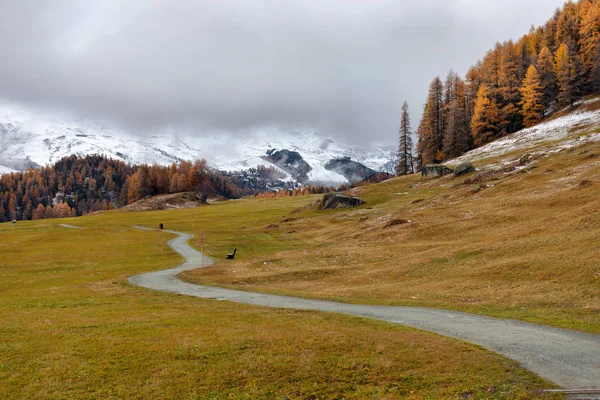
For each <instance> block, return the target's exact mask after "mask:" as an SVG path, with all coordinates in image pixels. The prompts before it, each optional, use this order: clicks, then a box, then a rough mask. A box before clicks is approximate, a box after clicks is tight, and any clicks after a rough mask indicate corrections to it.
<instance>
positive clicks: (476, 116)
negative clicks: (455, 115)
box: [471, 84, 500, 147]
mask: <svg viewBox="0 0 600 400" xmlns="http://www.w3.org/2000/svg"><path fill="white" fill-rule="evenodd" d="M499 125H500V111H499V110H498V105H497V104H496V101H495V99H493V98H492V97H491V96H490V89H489V87H488V86H487V85H486V84H482V85H481V86H480V87H479V92H477V100H476V101H475V109H474V111H473V120H472V121H471V134H472V136H473V141H474V145H475V147H478V146H482V145H484V144H486V143H488V142H490V141H492V140H494V139H495V138H497V137H498V136H499V134H498V126H499Z"/></svg>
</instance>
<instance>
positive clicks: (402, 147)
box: [396, 102, 414, 176]
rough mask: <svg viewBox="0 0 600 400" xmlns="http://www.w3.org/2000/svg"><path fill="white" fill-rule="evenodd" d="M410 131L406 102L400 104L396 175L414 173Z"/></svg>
mask: <svg viewBox="0 0 600 400" xmlns="http://www.w3.org/2000/svg"><path fill="white" fill-rule="evenodd" d="M411 135H412V132H411V129H410V116H409V114H408V103H407V102H404V104H402V118H401V120H400V143H399V145H398V166H397V167H396V175H398V176H400V175H408V174H412V173H414V165H413V158H412V137H411Z"/></svg>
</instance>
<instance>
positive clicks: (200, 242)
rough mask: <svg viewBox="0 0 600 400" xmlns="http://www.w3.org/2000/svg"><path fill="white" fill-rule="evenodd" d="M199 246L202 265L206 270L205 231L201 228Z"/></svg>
mask: <svg viewBox="0 0 600 400" xmlns="http://www.w3.org/2000/svg"><path fill="white" fill-rule="evenodd" d="M198 245H199V246H200V260H201V261H200V263H201V264H200V265H201V268H204V231H203V230H202V228H200V230H199V232H198Z"/></svg>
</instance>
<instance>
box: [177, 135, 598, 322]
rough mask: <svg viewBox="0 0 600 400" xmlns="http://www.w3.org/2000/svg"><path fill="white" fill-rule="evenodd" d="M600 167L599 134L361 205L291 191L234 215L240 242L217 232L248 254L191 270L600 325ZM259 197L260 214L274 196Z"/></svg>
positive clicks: (368, 192) (261, 283)
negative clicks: (244, 217)
mask: <svg viewBox="0 0 600 400" xmlns="http://www.w3.org/2000/svg"><path fill="white" fill-rule="evenodd" d="M524 153H525V152H524V151H521V152H518V151H517V152H515V154H512V155H509V156H505V157H504V158H505V159H506V158H508V159H514V160H519V159H521V158H523V156H524V155H525V154H524ZM500 161H501V160H500V158H498V159H495V160H485V163H486V164H489V163H496V164H498V163H499V162H500ZM486 164H483V165H479V167H483V169H485V168H486V166H485V165H486ZM496 168H498V167H496ZM599 176H600V145H598V144H597V142H590V143H586V144H583V145H581V146H579V147H576V148H572V149H569V150H564V151H562V152H560V153H556V154H551V155H549V156H547V157H541V158H539V159H537V160H534V161H532V162H528V163H527V164H526V165H525V166H524V167H523V168H522V169H518V170H516V171H513V172H510V173H500V174H495V175H490V176H487V177H484V178H483V179H480V178H478V173H473V174H470V175H468V176H465V177H459V178H455V177H453V176H447V177H443V178H440V179H431V180H425V179H422V178H421V177H420V176H407V177H401V178H396V179H392V180H389V181H386V182H383V183H381V184H377V185H371V186H366V187H362V188H357V189H353V190H352V191H351V193H352V194H355V195H358V196H360V197H361V198H363V199H365V200H366V201H367V204H365V205H363V206H361V207H358V208H356V209H352V210H335V211H315V210H313V209H301V208H300V207H298V208H295V207H296V206H301V204H292V203H293V202H298V201H302V200H297V199H289V200H281V201H287V202H289V203H290V207H289V208H290V209H292V211H291V212H290V213H287V215H286V214H284V213H280V216H279V218H277V217H276V216H275V215H270V216H269V217H268V218H267V215H266V214H265V215H264V217H265V218H263V219H261V220H260V223H257V224H254V225H252V226H249V225H248V224H247V223H246V222H245V221H238V220H235V219H234V220H232V221H229V222H228V225H227V226H228V229H229V231H230V232H231V236H230V239H229V240H228V239H227V238H225V237H223V236H222V235H221V234H220V232H217V231H215V232H214V233H213V232H210V233H209V236H207V241H208V242H211V241H212V240H211V236H215V235H216V236H218V237H219V240H217V241H214V242H213V243H215V245H216V246H217V247H216V248H215V249H211V250H213V251H214V254H215V255H220V253H223V252H224V251H225V249H227V248H233V246H237V247H238V251H239V253H238V254H239V258H238V260H236V261H235V262H225V261H221V262H219V263H218V264H217V265H215V266H214V267H211V268H208V269H204V270H196V271H192V272H187V273H185V274H184V278H185V279H188V280H190V281H196V282H202V283H205V284H213V285H220V286H228V287H235V288H241V289H246V290H256V291H265V292H273V293H282V294H290V295H296V296H305V297H313V298H325V299H333V300H339V301H345V302H358V303H372V304H394V305H414V306H425V307H438V308H447V309H454V310H460V311H467V312H473V313H478V314H484V315H490V316H496V317H502V318H515V319H520V320H524V321H530V322H535V323H542V324H547V325H553V326H557V327H564V328H571V329H577V330H582V331H587V332H593V333H600V264H598V260H599V259H600V247H599V243H598V238H599V237H600V197H599V196H598V193H600V180H599V178H598V177H599ZM311 201H313V199H308V198H307V199H306V200H305V202H306V203H307V204H308V203H310V202H311ZM247 204H248V206H249V208H251V209H255V208H256V209H257V215H259V213H260V212H261V211H259V210H260V209H261V208H260V207H261V206H259V204H262V203H252V202H248V203H247ZM406 221H408V222H406ZM405 222H406V223H405ZM269 224H276V225H277V226H278V227H277V228H267V226H268V225H269ZM249 231H252V232H255V233H256V237H260V235H262V234H265V235H270V236H271V238H275V239H276V240H274V241H273V240H272V239H270V240H269V243H270V245H269V246H271V247H269V248H268V249H264V250H265V251H264V253H265V254H264V255H261V256H257V255H256V248H255V244H258V243H259V242H258V241H254V240H253V239H251V244H250V245H249V246H248V247H246V243H247V242H246V241H247V240H248V239H249V238H251V236H248V235H249V233H250V232H249ZM275 244H276V245H275ZM278 246H280V247H281V249H280V250H278V251H273V250H276V248H277V247H278ZM287 247H295V248H291V249H288V248H287ZM217 250H218V251H217ZM219 251H220V253H219Z"/></svg>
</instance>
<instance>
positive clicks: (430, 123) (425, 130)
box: [417, 77, 444, 166]
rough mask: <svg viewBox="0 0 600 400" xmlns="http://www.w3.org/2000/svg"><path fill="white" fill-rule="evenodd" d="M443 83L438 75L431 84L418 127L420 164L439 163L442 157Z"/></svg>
mask: <svg viewBox="0 0 600 400" xmlns="http://www.w3.org/2000/svg"><path fill="white" fill-rule="evenodd" d="M442 96H443V85H442V81H441V80H440V78H439V77H436V78H435V79H434V80H433V81H432V82H431V84H430V85H429V95H428V96H427V103H425V109H424V110H423V117H422V118H421V123H420V124H419V128H418V129H417V135H418V136H419V141H418V143H417V151H418V152H419V163H420V165H421V166H422V165H425V164H430V163H437V162H440V161H441V159H442V155H441V150H442V143H443V138H444V128H443V111H442Z"/></svg>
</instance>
